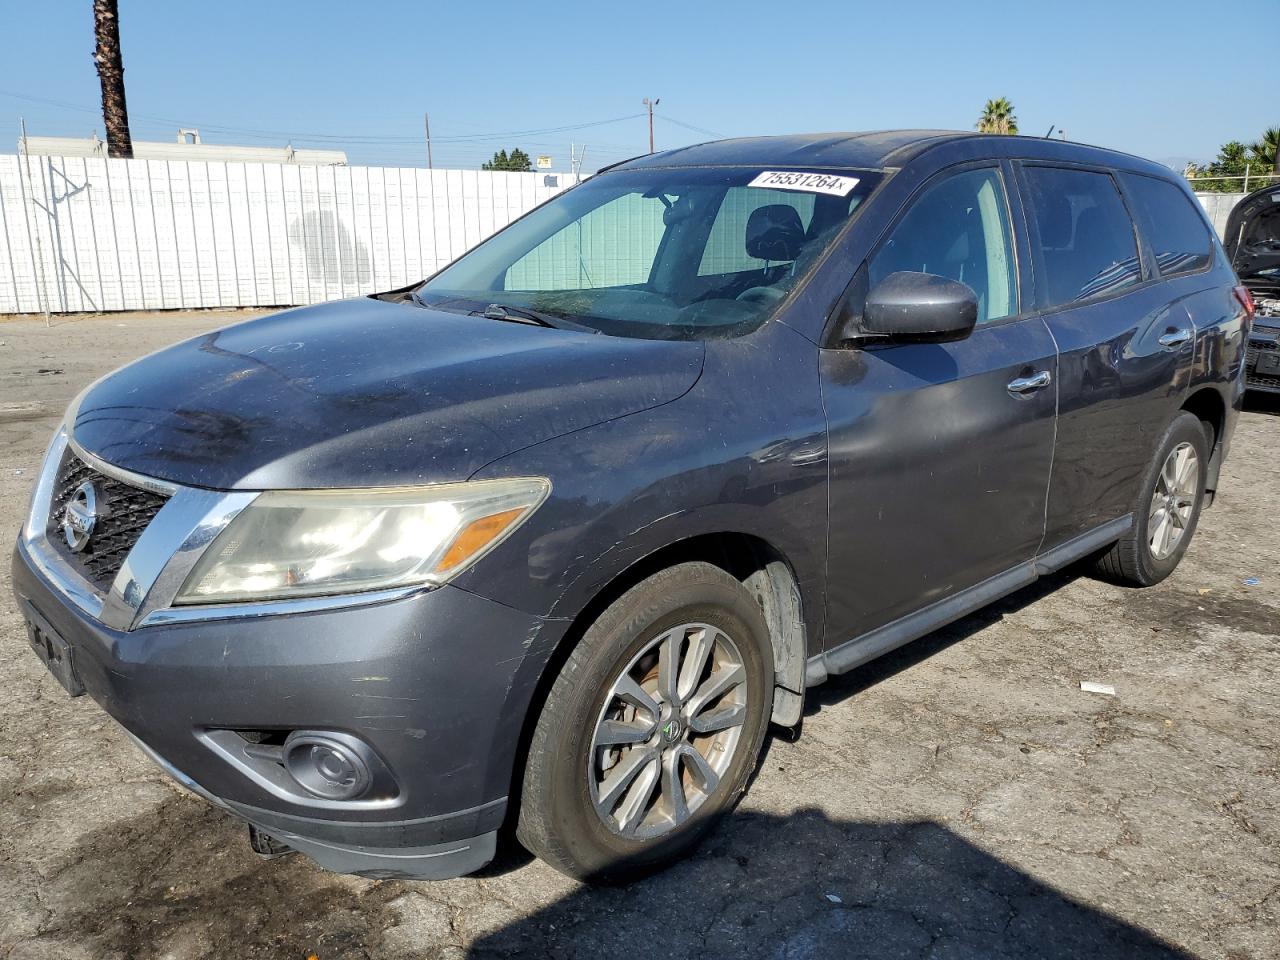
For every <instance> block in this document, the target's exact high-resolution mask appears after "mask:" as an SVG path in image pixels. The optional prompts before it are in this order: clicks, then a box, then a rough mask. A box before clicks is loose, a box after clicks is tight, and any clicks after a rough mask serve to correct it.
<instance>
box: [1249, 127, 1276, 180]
mask: <svg viewBox="0 0 1280 960" xmlns="http://www.w3.org/2000/svg"><path fill="white" fill-rule="evenodd" d="M1249 152H1250V153H1251V154H1252V157H1250V159H1251V160H1256V161H1258V162H1259V163H1261V164H1262V165H1263V166H1264V167H1270V168H1271V169H1272V170H1274V171H1275V172H1276V173H1280V127H1268V128H1267V129H1266V130H1264V131H1263V132H1262V139H1261V140H1259V141H1257V142H1256V143H1253V144H1251V145H1250V146H1249Z"/></svg>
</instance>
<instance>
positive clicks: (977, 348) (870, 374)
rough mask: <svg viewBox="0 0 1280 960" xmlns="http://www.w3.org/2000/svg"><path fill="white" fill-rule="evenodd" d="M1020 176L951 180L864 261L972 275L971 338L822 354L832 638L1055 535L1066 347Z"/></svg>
mask: <svg viewBox="0 0 1280 960" xmlns="http://www.w3.org/2000/svg"><path fill="white" fill-rule="evenodd" d="M1009 169H1010V170H1011V168H1009ZM1005 173H1006V171H1005V170H1002V168H1001V166H1000V165H998V164H990V165H976V166H970V167H966V168H963V169H956V168H952V169H950V170H947V171H943V172H942V173H940V174H938V175H937V176H936V177H934V178H933V179H932V180H931V181H930V182H929V183H928V184H927V185H925V186H924V187H923V188H922V190H921V191H920V192H919V193H917V194H916V196H915V197H914V198H913V199H912V200H910V201H909V202H908V204H907V206H906V209H905V212H904V213H903V214H902V215H901V216H900V217H899V219H898V221H897V223H896V224H895V225H894V226H892V227H891V228H890V229H889V230H888V232H887V234H886V236H885V238H884V239H883V240H882V241H881V242H880V244H879V245H878V247H877V249H876V250H875V252H874V253H873V254H872V255H871V256H870V257H869V258H868V260H867V263H866V264H865V266H864V267H863V270H865V271H866V272H867V286H868V288H869V287H871V286H874V285H875V283H877V282H878V281H879V280H881V279H883V278H884V277H886V276H888V275H889V274H890V273H893V272H895V271H898V270H911V271H920V272H926V273H933V274H938V275H941V276H945V277H948V278H950V279H953V280H959V281H961V282H963V283H966V284H968V285H969V286H970V287H972V288H973V290H974V291H975V293H977V295H978V302H979V313H978V325H977V327H976V328H975V329H974V331H973V333H972V334H971V335H970V336H969V337H968V338H967V339H965V340H961V341H958V342H955V343H941V344H927V343H917V344H898V345H891V346H883V347H878V348H877V347H866V348H864V349H848V348H829V349H825V350H823V351H822V356H821V361H820V362H821V377H822V398H823V404H824V407H825V409H826V413H827V419H828V430H829V437H830V477H831V479H830V514H829V515H830V534H829V542H828V557H829V582H830V603H829V605H828V617H829V620H828V631H827V633H828V637H829V646H830V645H838V644H840V643H842V642H844V641H847V640H849V639H851V638H853V637H857V636H860V635H862V634H866V633H868V632H869V631H871V630H874V629H876V628H877V627H880V626H884V625H886V624H888V623H890V622H891V621H893V620H896V619H898V618H900V617H902V616H904V615H907V614H910V613H913V612H915V611H916V610H919V609H920V608H922V607H925V606H927V605H929V604H930V603H933V602H936V601H940V600H944V599H946V598H948V597H950V596H953V595H955V594H956V593H958V592H960V591H961V590H964V589H965V588H967V587H973V586H975V585H976V584H978V583H980V582H982V581H984V580H987V579H989V578H991V577H993V576H994V575H996V574H1000V573H1004V572H1006V571H1009V570H1010V569H1011V568H1013V567H1015V566H1017V565H1018V564H1019V563H1020V562H1023V561H1028V560H1030V559H1031V558H1032V557H1033V556H1034V554H1035V551H1036V548H1037V547H1038V546H1039V544H1040V541H1041V537H1042V534H1043V532H1044V507H1045V492H1046V488H1047V485H1048V480H1049V469H1050V461H1051V459H1052V455H1053V421H1054V411H1055V396H1056V383H1055V377H1056V370H1055V356H1054V346H1053V339H1052V337H1050V335H1049V332H1048V330H1047V328H1046V327H1045V325H1044V323H1043V322H1042V321H1041V320H1040V318H1039V317H1027V316H1025V315H1024V312H1023V310H1022V308H1021V306H1020V302H1019V283H1018V270H1017V266H1016V261H1017V259H1018V255H1017V251H1018V249H1019V247H1018V244H1016V243H1015V238H1014V234H1013V229H1012V225H1013V224H1014V223H1016V222H1018V217H1017V216H1016V214H1015V210H1014V208H1011V206H1010V202H1009V200H1010V196H1009V193H1008V191H1007V188H1006V181H1007V177H1006V175H1005ZM1028 578H1029V573H1028Z"/></svg>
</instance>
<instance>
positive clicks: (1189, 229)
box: [1122, 173, 1213, 277]
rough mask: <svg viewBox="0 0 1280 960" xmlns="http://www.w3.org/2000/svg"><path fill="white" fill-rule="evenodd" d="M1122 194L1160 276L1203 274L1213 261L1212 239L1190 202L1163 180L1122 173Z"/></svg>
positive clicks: (1190, 200) (1172, 185) (1181, 192)
mask: <svg viewBox="0 0 1280 960" xmlns="http://www.w3.org/2000/svg"><path fill="white" fill-rule="evenodd" d="M1122 176H1123V177H1124V186H1125V190H1126V191H1127V192H1128V195H1129V198H1130V200H1131V201H1132V203H1133V207H1134V211H1133V214H1134V216H1135V217H1136V218H1137V220H1138V228H1139V229H1140V230H1141V231H1142V235H1143V236H1144V237H1146V238H1147V243H1148V245H1149V246H1150V247H1151V249H1152V250H1153V251H1155V255H1156V263H1157V264H1158V265H1159V267H1160V276H1162V277H1169V276H1173V275H1174V274H1177V273H1191V272H1194V271H1196V270H1203V269H1204V268H1205V267H1207V266H1208V265H1209V261H1210V259H1212V257H1213V239H1212V238H1211V237H1210V236H1209V228H1208V227H1207V226H1206V225H1205V222H1204V218H1203V217H1201V216H1200V213H1199V211H1198V210H1196V208H1195V207H1194V206H1192V204H1193V202H1194V201H1193V200H1192V199H1191V198H1190V197H1188V196H1187V195H1186V193H1184V192H1183V191H1182V190H1180V189H1179V188H1178V187H1176V186H1175V185H1174V184H1172V183H1169V182H1168V181H1167V180H1158V179H1156V178H1155V177H1144V176H1140V175H1138V174H1131V173H1126V174H1122Z"/></svg>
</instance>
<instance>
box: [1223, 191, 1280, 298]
mask: <svg viewBox="0 0 1280 960" xmlns="http://www.w3.org/2000/svg"><path fill="white" fill-rule="evenodd" d="M1223 237H1224V242H1223V246H1224V247H1225V248H1226V251H1227V256H1228V257H1230V258H1231V266H1232V267H1234V268H1235V271H1236V275H1237V276H1238V277H1239V278H1240V282H1241V283H1243V284H1244V285H1245V286H1246V287H1248V288H1249V290H1250V292H1252V294H1253V297H1254V299H1255V300H1260V299H1276V298H1280V184H1272V185H1271V186H1269V187H1263V188H1262V189H1261V190H1255V191H1254V192H1253V193H1251V194H1249V195H1248V196H1247V197H1245V198H1244V199H1243V200H1241V201H1240V202H1239V203H1237V204H1236V205H1235V207H1233V208H1232V210H1231V216H1229V217H1228V218H1227V226H1226V230H1225V231H1224V234H1223Z"/></svg>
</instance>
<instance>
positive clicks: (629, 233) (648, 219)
mask: <svg viewBox="0 0 1280 960" xmlns="http://www.w3.org/2000/svg"><path fill="white" fill-rule="evenodd" d="M664 209H665V208H664V206H663V204H662V202H661V201H660V200H657V199H655V198H652V197H642V196H641V195H640V194H638V193H628V194H624V195H623V196H621V197H618V198H617V199H615V200H610V201H609V202H608V203H606V204H604V205H602V206H599V207H597V208H596V209H594V210H592V211H591V212H590V213H588V214H587V215H586V216H584V217H582V218H581V219H578V220H575V221H573V223H571V224H569V225H568V226H567V227H565V228H564V229H563V230H560V231H559V232H558V233H554V234H552V235H551V236H549V237H547V239H546V240H543V241H542V243H540V244H538V245H537V246H536V247H534V248H533V249H532V250H530V251H529V252H528V253H526V254H525V255H524V256H523V257H521V258H520V259H519V260H517V261H516V262H515V263H513V264H512V265H511V266H510V268H509V269H508V270H507V279H506V284H505V285H504V289H506V290H589V289H592V288H597V287H624V286H632V285H638V284H643V283H648V282H649V271H650V270H651V269H652V268H653V260H654V257H656V256H657V254H658V244H659V243H660V242H661V240H662V231H663V230H664V229H665V227H664V226H663V222H662V212H663V210H664Z"/></svg>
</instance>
